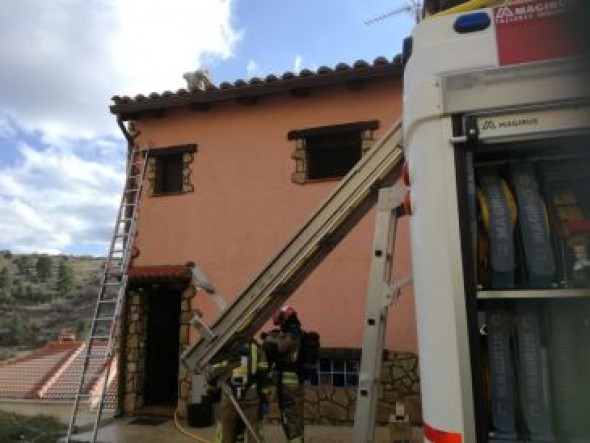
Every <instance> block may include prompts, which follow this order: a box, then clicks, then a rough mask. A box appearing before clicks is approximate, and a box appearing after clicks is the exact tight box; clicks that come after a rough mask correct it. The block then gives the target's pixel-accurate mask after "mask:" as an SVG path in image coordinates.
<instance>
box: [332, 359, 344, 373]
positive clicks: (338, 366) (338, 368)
mask: <svg viewBox="0 0 590 443" xmlns="http://www.w3.org/2000/svg"><path fill="white" fill-rule="evenodd" d="M332 371H334V372H344V360H332Z"/></svg>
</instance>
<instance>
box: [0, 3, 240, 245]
mask: <svg viewBox="0 0 590 443" xmlns="http://www.w3.org/2000/svg"><path fill="white" fill-rule="evenodd" d="M233 1H234V0H167V1H166V2H159V1H156V0H92V1H87V0H53V1H50V2H42V1H38V0H18V1H3V2H0V39H1V40H0V41H2V47H3V48H4V49H5V50H3V51H0V66H2V82H0V140H1V141H2V144H1V145H0V149H1V150H2V151H0V249H11V250H13V251H16V252H33V251H37V252H50V253H59V252H64V251H73V250H85V248H87V249H88V250H92V251H96V252H98V253H104V252H106V247H107V246H108V245H107V242H108V241H109V240H110V235H111V231H112V226H113V223H114V221H115V216H116V210H117V205H118V203H119V199H120V192H121V186H122V183H123V177H124V170H123V167H124V163H125V149H126V147H125V141H124V139H123V136H122V135H121V132H120V130H119V128H118V126H117V124H116V121H115V117H114V116H113V115H111V114H110V112H109V109H108V107H109V105H110V104H111V101H110V99H111V96H113V95H135V94H137V93H143V94H149V93H150V92H153V91H157V92H163V91H165V90H172V91H175V90H176V89H178V88H184V87H185V82H184V80H183V78H182V74H183V73H184V72H186V71H191V70H195V69H198V68H201V67H203V65H204V64H205V61H207V60H209V61H216V60H223V59H226V58H228V57H230V56H231V55H232V51H233V50H234V46H235V45H236V43H237V42H238V41H239V40H240V39H241V33H240V32H238V31H236V30H234V29H233V28H232V23H231V18H232V12H233Z"/></svg>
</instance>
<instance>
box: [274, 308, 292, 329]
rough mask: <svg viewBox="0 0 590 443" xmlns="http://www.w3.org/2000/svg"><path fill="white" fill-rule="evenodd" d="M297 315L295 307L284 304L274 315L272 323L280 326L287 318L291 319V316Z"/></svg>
mask: <svg viewBox="0 0 590 443" xmlns="http://www.w3.org/2000/svg"><path fill="white" fill-rule="evenodd" d="M296 316H297V311H295V309H293V308H292V307H291V306H283V307H282V308H281V309H279V310H278V311H276V312H275V313H274V314H273V315H272V323H273V324H274V325H275V326H280V325H282V324H284V323H285V322H286V321H287V320H289V319H290V318H291V317H296Z"/></svg>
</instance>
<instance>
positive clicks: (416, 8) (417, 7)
mask: <svg viewBox="0 0 590 443" xmlns="http://www.w3.org/2000/svg"><path fill="white" fill-rule="evenodd" d="M402 12H409V13H411V14H412V15H413V16H414V19H415V20H416V23H418V22H419V21H420V16H421V13H422V2H421V1H418V0H407V1H406V3H405V5H404V6H402V7H400V8H397V9H394V10H393V11H389V12H386V13H384V14H381V15H378V16H376V17H373V18H371V19H369V20H365V25H372V24H373V23H377V22H380V21H381V20H385V19H386V18H389V17H392V16H394V15H397V14H400V13H402Z"/></svg>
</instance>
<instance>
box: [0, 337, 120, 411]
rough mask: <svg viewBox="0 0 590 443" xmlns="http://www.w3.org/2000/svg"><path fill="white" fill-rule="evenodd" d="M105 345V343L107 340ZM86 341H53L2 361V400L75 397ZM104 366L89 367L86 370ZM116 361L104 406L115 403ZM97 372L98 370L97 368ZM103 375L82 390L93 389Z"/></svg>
mask: <svg viewBox="0 0 590 443" xmlns="http://www.w3.org/2000/svg"><path fill="white" fill-rule="evenodd" d="M105 345H106V343H105ZM85 346H86V344H85V342H82V341H76V340H72V341H54V342H50V343H47V344H46V345H45V346H43V347H42V348H40V349H37V350H35V351H33V352H32V353H30V354H27V355H25V356H23V357H19V358H15V359H12V360H9V361H6V362H2V363H0V399H36V400H71V401H73V400H74V399H75V398H76V394H77V393H78V387H79V383H80V375H81V372H82V368H83V363H84V357H85V352H84V350H85ZM98 369H100V372H103V371H102V369H101V368H93V367H88V368H87V371H88V373H90V372H91V371H95V370H98ZM113 369H115V371H116V361H113V362H112V366H111V380H110V383H109V385H108V387H107V390H106V392H105V401H104V406H103V407H104V408H105V409H113V408H114V407H115V405H116V392H115V391H116V383H114V381H115V380H116V377H114V375H116V372H113ZM97 372H98V371H97ZM102 379H104V377H102V378H99V380H97V382H96V383H94V384H93V385H92V386H90V385H87V386H85V387H84V390H83V392H84V393H88V392H94V391H96V386H97V385H98V384H99V383H101V382H102ZM95 396H96V395H95Z"/></svg>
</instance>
